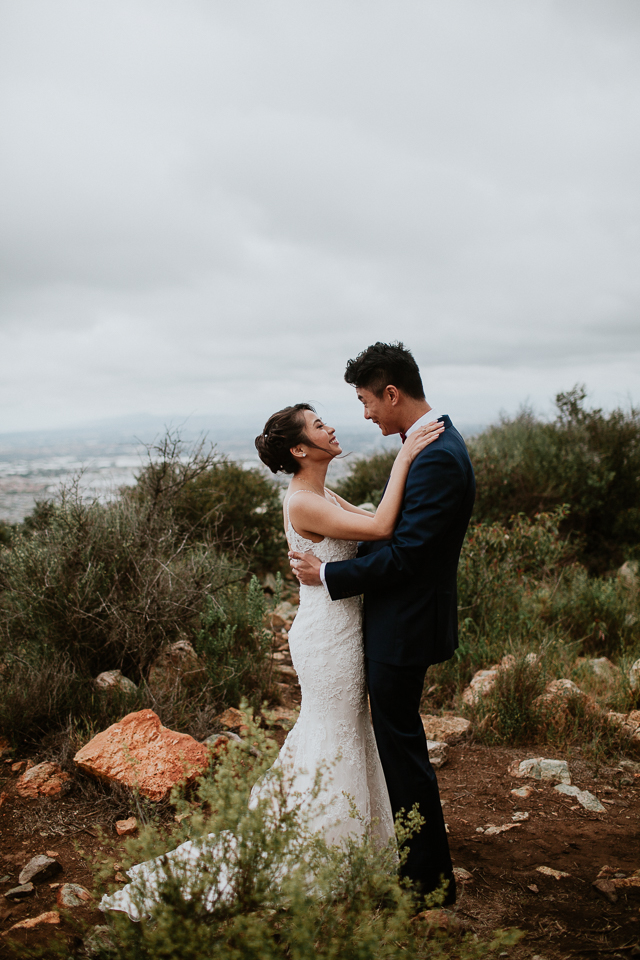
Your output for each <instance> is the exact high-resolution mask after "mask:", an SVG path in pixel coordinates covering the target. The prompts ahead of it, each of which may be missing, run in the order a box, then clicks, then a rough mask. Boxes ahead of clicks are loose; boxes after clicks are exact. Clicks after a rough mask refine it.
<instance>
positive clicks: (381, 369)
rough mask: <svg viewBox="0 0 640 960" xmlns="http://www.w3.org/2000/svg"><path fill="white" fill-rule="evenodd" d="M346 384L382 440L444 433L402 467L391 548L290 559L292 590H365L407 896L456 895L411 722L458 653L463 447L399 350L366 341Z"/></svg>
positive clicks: (468, 474) (337, 593) (471, 485)
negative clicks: (430, 678)
mask: <svg viewBox="0 0 640 960" xmlns="http://www.w3.org/2000/svg"><path fill="white" fill-rule="evenodd" d="M345 380H346V381H347V383H350V384H352V385H353V386H354V387H355V388H356V393H357V396H358V399H359V400H360V402H361V403H362V404H363V405H364V416H365V420H373V422H374V423H376V424H377V425H378V426H379V427H380V430H381V431H382V434H383V436H385V437H388V436H390V435H391V434H395V433H399V434H400V437H401V439H402V442H403V443H404V439H405V437H406V436H407V435H408V434H410V433H411V432H412V431H413V430H416V429H417V428H418V427H420V426H422V425H423V424H427V423H430V422H431V421H432V420H437V419H440V420H442V421H443V423H444V425H445V430H444V432H443V433H442V434H441V436H440V437H439V438H438V440H437V441H436V442H435V443H432V444H431V445H430V446H428V447H426V448H425V449H424V450H423V451H422V452H421V453H420V454H418V456H417V457H416V459H415V460H414V462H413V463H412V465H411V467H410V470H409V476H408V478H407V484H406V489H405V494H404V499H403V503H402V508H401V512H400V516H399V518H398V523H397V526H396V529H395V532H394V534H393V537H392V539H391V540H383V541H371V542H368V543H360V544H359V546H358V556H357V557H356V558H355V559H354V560H340V561H337V562H335V563H323V564H321V563H320V561H319V560H318V559H317V558H316V557H314V556H313V555H312V554H300V553H291V554H290V556H291V557H292V558H293V559H295V560H296V561H297V562H296V563H293V564H292V565H293V567H294V572H295V574H296V576H297V577H298V579H299V580H300V582H301V583H304V584H308V585H311V586H314V585H315V586H320V585H321V584H324V585H325V587H326V589H327V590H328V591H329V594H330V596H331V599H332V600H342V599H344V598H345V597H353V596H357V595H358V594H364V651H365V665H366V672H367V684H368V688H369V699H370V703H371V715H372V718H373V728H374V731H375V735H376V741H377V744H378V752H379V754H380V760H381V761H382V767H383V770H384V774H385V778H386V781H387V787H388V790H389V798H390V801H391V807H392V810H393V813H394V816H395V815H396V814H397V813H398V811H399V810H404V811H405V812H406V813H408V812H409V811H410V810H411V809H412V808H413V806H414V805H415V804H417V805H418V809H419V812H420V814H421V816H422V817H423V818H424V825H423V827H422V828H421V830H420V831H419V833H417V834H414V836H413V837H412V839H411V840H410V843H409V847H410V849H409V856H408V858H407V860H406V862H405V864H404V867H403V874H404V876H406V877H407V878H409V879H410V880H411V881H412V885H413V887H414V889H415V891H416V892H417V893H418V894H421V895H423V894H427V893H430V892H431V891H432V890H435V889H436V888H437V887H438V886H439V885H440V883H441V882H442V879H443V878H444V879H445V880H446V881H448V886H447V891H446V899H445V905H450V904H453V903H455V899H456V888H455V879H454V876H453V867H452V865H451V857H450V854H449V844H448V841H447V834H446V830H445V825H444V817H443V815H442V807H441V805H440V795H439V793H438V782H437V780H436V775H435V773H434V771H433V767H432V766H431V763H430V761H429V753H428V750H427V742H426V737H425V734H424V729H423V726H422V721H421V720H420V699H421V696H422V689H423V686H424V679H425V675H426V672H427V667H429V666H430V665H431V664H432V663H441V662H442V661H443V660H448V659H449V658H450V657H451V656H453V653H454V651H455V649H456V647H457V646H458V611H457V597H456V572H457V567H458V559H459V557H460V549H461V547H462V541H463V540H464V535H465V532H466V529H467V525H468V523H469V518H470V516H471V510H472V508H473V501H474V497H475V479H474V475H473V468H472V466H471V461H470V460H469V455H468V453H467V449H466V447H465V444H464V440H463V439H462V437H461V436H460V434H459V433H458V431H457V430H456V428H455V427H454V426H453V424H452V423H451V420H450V419H449V417H447V416H439V414H438V413H437V412H434V410H433V409H432V408H431V407H430V406H429V404H428V403H427V401H426V400H425V396H424V390H423V387H422V380H421V378H420V371H419V369H418V365H417V364H416V362H415V360H414V359H413V356H412V354H411V352H410V351H409V350H407V349H406V348H405V347H404V346H403V344H402V343H393V344H387V343H375V344H374V345H373V346H371V347H367V349H366V350H364V351H363V352H362V353H361V354H360V355H359V356H358V357H357V358H356V359H355V360H350V361H349V363H348V364H347V369H346V372H345Z"/></svg>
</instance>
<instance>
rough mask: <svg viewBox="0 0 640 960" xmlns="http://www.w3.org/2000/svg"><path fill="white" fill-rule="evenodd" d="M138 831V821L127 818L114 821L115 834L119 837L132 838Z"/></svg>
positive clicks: (133, 818)
mask: <svg viewBox="0 0 640 960" xmlns="http://www.w3.org/2000/svg"><path fill="white" fill-rule="evenodd" d="M137 829H138V821H137V820H136V818H135V817H129V818H128V820H116V833H117V834H118V836H119V837H132V836H133V834H134V833H135V832H136V831H137Z"/></svg>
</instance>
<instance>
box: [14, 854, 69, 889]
mask: <svg viewBox="0 0 640 960" xmlns="http://www.w3.org/2000/svg"><path fill="white" fill-rule="evenodd" d="M61 870H62V867H61V865H60V864H59V863H58V861H57V860H54V859H53V857H45V856H44V855H43V854H40V855H39V856H37V857H33V858H32V859H31V860H29V863H28V864H27V865H26V867H23V868H22V870H21V871H20V876H19V877H18V880H19V882H20V883H28V882H29V880H35V881H36V882H38V883H39V882H41V881H43V880H50V879H51V878H52V877H55V875H56V873H60V871H61Z"/></svg>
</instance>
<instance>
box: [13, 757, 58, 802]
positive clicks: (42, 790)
mask: <svg viewBox="0 0 640 960" xmlns="http://www.w3.org/2000/svg"><path fill="white" fill-rule="evenodd" d="M70 779H71V777H70V776H69V774H68V773H65V772H64V770H62V769H61V768H60V767H59V766H58V764H57V763H50V762H49V761H45V763H38V764H36V766H35V767H31V768H30V769H29V770H25V772H24V773H23V774H22V776H21V777H19V778H18V781H17V783H16V790H17V792H18V793H19V794H20V796H21V797H26V798H28V799H31V800H35V799H36V797H56V796H59V794H60V793H61V792H62V788H63V786H64V784H65V783H66V781H67V780H70Z"/></svg>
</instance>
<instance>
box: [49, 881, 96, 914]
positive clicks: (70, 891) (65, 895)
mask: <svg viewBox="0 0 640 960" xmlns="http://www.w3.org/2000/svg"><path fill="white" fill-rule="evenodd" d="M56 900H57V903H58V906H59V907H62V908H63V909H67V910H69V909H71V908H72V907H86V906H87V904H89V903H90V902H91V901H92V900H93V897H92V896H91V894H90V893H89V891H88V890H87V889H86V887H81V886H80V884H79V883H63V884H62V886H61V887H60V889H59V890H58V894H57V897H56Z"/></svg>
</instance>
